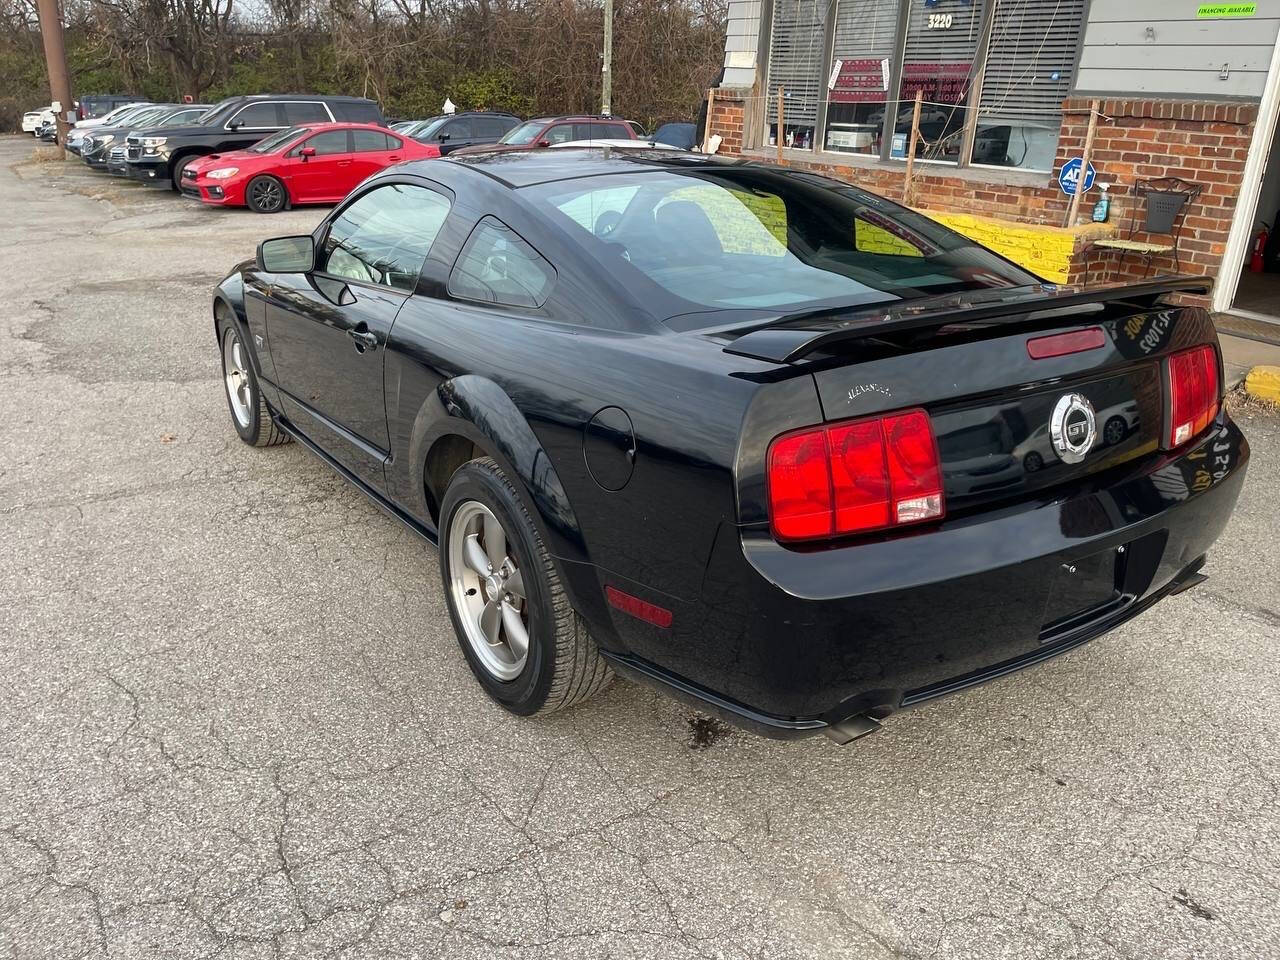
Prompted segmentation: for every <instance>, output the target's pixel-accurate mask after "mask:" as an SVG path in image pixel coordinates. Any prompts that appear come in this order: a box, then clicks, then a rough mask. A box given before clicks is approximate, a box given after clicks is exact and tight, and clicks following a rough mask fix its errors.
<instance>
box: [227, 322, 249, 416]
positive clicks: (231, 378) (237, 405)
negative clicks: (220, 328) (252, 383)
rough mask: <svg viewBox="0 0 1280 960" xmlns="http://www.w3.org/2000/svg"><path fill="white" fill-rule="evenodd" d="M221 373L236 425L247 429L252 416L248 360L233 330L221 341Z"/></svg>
mask: <svg viewBox="0 0 1280 960" xmlns="http://www.w3.org/2000/svg"><path fill="white" fill-rule="evenodd" d="M222 372H223V375H224V376H225V377H226V381H227V399H228V400H230V401H231V413H232V415H233V416H234V417H235V418H236V423H238V424H240V426H241V427H246V428H247V427H248V426H249V423H250V421H251V418H252V416H253V402H252V401H253V396H252V394H251V392H250V389H249V358H248V357H246V356H245V354H244V346H243V345H242V344H241V343H240V338H239V337H238V336H237V335H236V332H235V331H234V330H231V331H229V332H228V333H227V336H226V338H225V339H224V340H223V341H222Z"/></svg>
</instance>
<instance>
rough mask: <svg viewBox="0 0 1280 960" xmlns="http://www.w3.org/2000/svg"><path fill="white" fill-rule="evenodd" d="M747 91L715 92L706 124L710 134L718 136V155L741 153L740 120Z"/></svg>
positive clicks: (726, 90) (728, 155) (725, 90)
mask: <svg viewBox="0 0 1280 960" xmlns="http://www.w3.org/2000/svg"><path fill="white" fill-rule="evenodd" d="M747 96H749V91H746V90H734V89H730V88H721V89H718V90H716V99H715V103H714V105H713V106H712V108H711V116H709V117H708V118H707V124H708V126H709V128H710V131H711V133H712V134H718V135H719V136H720V150H719V153H720V154H721V155H723V156H727V157H732V156H737V155H738V154H740V153H742V120H743V112H744V110H745V109H746V103H747V101H746V98H747Z"/></svg>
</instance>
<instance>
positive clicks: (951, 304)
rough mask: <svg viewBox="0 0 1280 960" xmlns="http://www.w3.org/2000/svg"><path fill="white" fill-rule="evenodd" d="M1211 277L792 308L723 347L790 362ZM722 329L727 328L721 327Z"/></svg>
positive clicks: (1137, 295) (1143, 298) (1185, 288)
mask: <svg viewBox="0 0 1280 960" xmlns="http://www.w3.org/2000/svg"><path fill="white" fill-rule="evenodd" d="M1211 288H1212V281H1211V280H1209V279H1208V278H1206V277H1188V276H1173V277H1164V278H1161V279H1159V280H1151V281H1146V282H1143V283H1114V284H1106V285H1105V286H1098V287H1091V288H1090V289H1087V290H1063V289H1061V288H1059V287H1055V286H1053V285H1051V284H1044V285H1041V286H1038V287H1033V288H1031V289H1030V290H1029V291H1027V290H1026V289H1025V288H1024V289H1021V290H1019V292H1018V293H1016V294H1014V295H1012V296H1009V297H1006V298H1004V299H992V300H990V301H988V302H986V303H979V304H974V303H964V302H963V301H961V300H959V299H958V298H956V297H954V296H948V297H940V298H930V299H929V302H918V303H916V304H914V305H913V304H912V303H911V302H910V301H908V302H906V303H900V304H898V305H896V306H893V307H884V306H879V307H860V308H858V307H855V308H852V309H848V310H840V309H839V308H837V309H835V310H831V309H825V310H815V311H809V312H806V313H793V314H788V315H786V316H783V317H779V318H777V319H775V320H771V321H769V322H768V323H765V324H763V325H760V326H757V327H751V328H748V329H747V331H746V332H745V333H743V334H742V335H741V336H739V337H738V338H736V339H735V340H733V342H731V343H730V344H729V345H728V346H726V347H725V348H724V352H725V353H732V354H735V355H737V356H740V357H752V358H754V359H757V360H770V361H773V362H774V363H793V362H794V361H796V360H800V359H803V358H804V357H807V356H809V355H810V354H813V353H818V352H820V351H821V350H823V349H825V348H826V347H828V346H830V345H831V344H834V343H839V342H841V341H845V340H859V339H862V338H864V337H874V336H881V335H883V334H890V333H902V332H903V331H907V330H921V329H929V328H931V327H932V328H937V327H942V326H950V325H952V324H966V323H970V324H971V323H982V322H984V321H994V322H995V323H997V324H998V323H1005V322H1010V321H1011V320H1012V319H1015V318H1016V319H1018V320H1024V319H1027V318H1028V317H1031V318H1034V317H1037V316H1045V315H1052V314H1056V313H1066V312H1069V311H1071V310H1073V309H1075V308H1078V307H1083V306H1087V305H1090V304H1104V303H1112V302H1116V301H1128V302H1130V303H1135V304H1139V305H1142V306H1147V307H1150V306H1154V305H1155V302H1156V301H1157V300H1158V299H1159V298H1160V297H1161V296H1163V295H1164V294H1166V293H1201V294H1207V293H1208V292H1209V291H1210V289H1211ZM723 332H725V333H728V332H729V331H723Z"/></svg>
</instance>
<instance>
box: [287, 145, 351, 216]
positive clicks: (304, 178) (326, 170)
mask: <svg viewBox="0 0 1280 960" xmlns="http://www.w3.org/2000/svg"><path fill="white" fill-rule="evenodd" d="M308 149H310V150H314V151H315V155H314V156H310V157H308V156H304V155H303V151H304V150H308ZM351 164H352V158H351V137H350V134H349V132H348V131H346V130H324V131H321V132H320V133H316V134H312V135H311V136H310V137H307V139H305V140H302V141H300V142H299V143H297V144H295V145H294V146H293V147H291V148H290V150H289V153H288V164H287V171H288V173H287V178H288V186H289V197H290V199H292V200H293V202H294V203H325V202H334V201H337V200H341V199H342V198H343V197H345V196H346V195H347V194H348V193H350V192H351V188H352V187H354V186H355V185H356V184H357V183H359V182H360V181H359V180H352V179H351Z"/></svg>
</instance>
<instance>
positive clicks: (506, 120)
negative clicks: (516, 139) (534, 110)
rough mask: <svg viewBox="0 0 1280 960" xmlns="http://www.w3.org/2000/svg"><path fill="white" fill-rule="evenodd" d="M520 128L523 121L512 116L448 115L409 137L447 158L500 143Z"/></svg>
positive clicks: (422, 126)
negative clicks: (461, 151) (478, 147)
mask: <svg viewBox="0 0 1280 960" xmlns="http://www.w3.org/2000/svg"><path fill="white" fill-rule="evenodd" d="M519 125H520V118H519V117H517V116H513V115H512V114H509V113H490V112H488V111H478V110H477V111H472V112H468V113H446V114H442V115H440V116H438V117H432V118H431V119H430V120H425V121H423V122H422V123H421V124H420V125H419V126H417V127H415V128H414V129H413V130H411V131H409V133H408V136H410V137H413V139H415V140H417V141H418V142H419V143H424V144H428V145H429V146H431V147H432V148H433V149H434V150H435V152H436V155H437V156H447V155H448V154H450V153H453V152H454V151H455V150H460V149H462V148H463V147H473V146H480V145H484V144H492V143H497V142H498V141H499V140H501V139H502V138H503V137H504V136H506V135H507V133H509V132H510V131H511V130H512V129H514V128H515V127H518V126H519Z"/></svg>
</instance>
